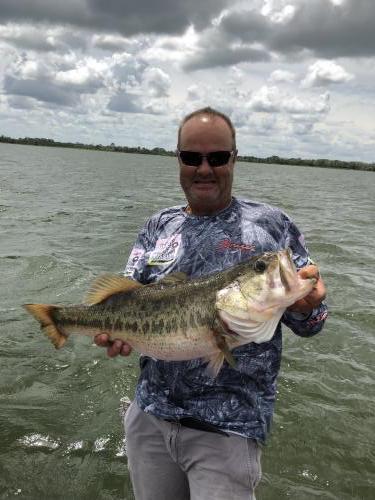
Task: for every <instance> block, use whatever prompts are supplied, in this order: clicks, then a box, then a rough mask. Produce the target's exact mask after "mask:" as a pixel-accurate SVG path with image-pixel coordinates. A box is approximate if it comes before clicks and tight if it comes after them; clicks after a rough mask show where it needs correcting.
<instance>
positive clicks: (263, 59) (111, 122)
mask: <svg viewBox="0 0 375 500" xmlns="http://www.w3.org/2000/svg"><path fill="white" fill-rule="evenodd" d="M374 26H375V1H374V0H247V1H244V0H239V1H236V0H137V1H129V0H121V1H120V0H63V1H62V0H33V1H30V0H0V135H6V136H11V137H48V138H51V139H54V140H59V141H72V142H84V143H87V144H111V143H115V144H116V145H119V146H143V147H146V148H154V147H163V148H165V149H169V150H174V149H175V147H176V131H177V127H178V124H179V122H180V120H181V118H182V117H183V116H184V115H185V114H187V113H190V112H191V111H194V110H196V109H198V108H201V107H204V106H211V107H214V108H216V109H218V110H220V111H223V112H224V113H227V114H228V115H229V116H230V117H231V119H232V121H233V123H234V125H235V127H236V130H237V146H238V150H239V154H242V155H246V154H247V155H254V156H259V157H267V156H272V155H278V156H281V157H294V158H296V157H297V158H298V157H299V158H329V159H339V160H348V161H351V160H358V161H365V162H374V161H375V155H374V143H375V128H374V117H375V99H374V97H375V35H374Z"/></svg>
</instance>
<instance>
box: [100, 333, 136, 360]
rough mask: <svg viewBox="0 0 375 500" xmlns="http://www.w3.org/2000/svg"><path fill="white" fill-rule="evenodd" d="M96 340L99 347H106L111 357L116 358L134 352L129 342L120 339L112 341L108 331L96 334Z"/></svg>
mask: <svg viewBox="0 0 375 500" xmlns="http://www.w3.org/2000/svg"><path fill="white" fill-rule="evenodd" d="M94 342H95V344H96V345H97V346H99V347H106V348H107V355H108V356H109V357H110V358H114V357H115V356H118V355H121V356H129V354H130V353H131V352H132V348H131V346H130V345H129V344H127V343H126V342H123V341H122V340H120V339H115V340H114V341H112V340H110V337H109V335H108V334H107V333H99V334H98V335H95V337H94Z"/></svg>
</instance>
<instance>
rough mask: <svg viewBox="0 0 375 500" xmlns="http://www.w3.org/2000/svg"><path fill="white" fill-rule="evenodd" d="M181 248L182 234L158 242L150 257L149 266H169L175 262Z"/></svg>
mask: <svg viewBox="0 0 375 500" xmlns="http://www.w3.org/2000/svg"><path fill="white" fill-rule="evenodd" d="M180 246H181V234H176V235H174V236H171V237H169V238H160V239H159V240H157V242H156V245H155V248H154V250H152V252H151V253H150V255H149V258H148V261H147V264H148V265H149V266H155V265H163V264H169V263H170V262H173V261H174V260H175V259H176V257H177V254H178V250H179V248H180Z"/></svg>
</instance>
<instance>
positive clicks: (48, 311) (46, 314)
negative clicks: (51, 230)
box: [23, 304, 67, 349]
mask: <svg viewBox="0 0 375 500" xmlns="http://www.w3.org/2000/svg"><path fill="white" fill-rule="evenodd" d="M23 307H24V308H25V309H26V311H28V312H29V313H30V314H31V315H32V316H34V318H35V319H36V320H37V321H39V323H40V327H41V329H42V330H43V331H44V333H45V334H46V335H47V337H48V338H49V339H50V341H51V342H52V344H53V345H54V346H55V347H56V349H60V348H61V347H63V345H64V344H65V342H66V339H67V337H66V335H64V334H63V333H62V332H61V331H60V330H59V328H58V326H57V325H56V323H55V322H54V320H53V316H52V314H53V311H54V310H55V309H58V306H53V305H50V304H24V305H23Z"/></svg>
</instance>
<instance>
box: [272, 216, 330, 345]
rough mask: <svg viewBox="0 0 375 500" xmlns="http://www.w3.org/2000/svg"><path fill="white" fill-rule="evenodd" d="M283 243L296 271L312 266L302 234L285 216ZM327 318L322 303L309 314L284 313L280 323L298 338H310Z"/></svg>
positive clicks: (326, 311)
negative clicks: (290, 255) (288, 251)
mask: <svg viewBox="0 0 375 500" xmlns="http://www.w3.org/2000/svg"><path fill="white" fill-rule="evenodd" d="M285 242H286V247H289V248H290V249H291V250H292V253H293V261H294V264H295V265H296V267H297V269H301V268H302V267H305V266H307V265H309V264H313V263H314V262H313V260H312V259H311V258H310V255H309V251H308V249H307V247H306V244H305V240H304V237H303V234H302V233H301V232H300V231H299V229H298V228H297V226H296V225H295V224H294V223H293V222H292V221H291V220H290V219H289V218H288V217H287V216H285ZM327 316H328V310H327V305H326V304H325V303H324V302H322V303H321V304H320V305H319V307H316V308H315V309H313V310H312V311H311V313H308V314H307V315H306V314H301V313H298V312H295V311H285V313H284V314H283V317H282V318H281V320H282V322H283V323H284V324H285V325H286V326H287V327H289V328H290V329H291V330H292V331H293V332H294V333H295V334H296V335H298V336H300V337H312V336H313V335H316V334H317V333H319V332H320V331H321V330H322V328H323V326H324V323H325V320H326V318H327Z"/></svg>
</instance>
